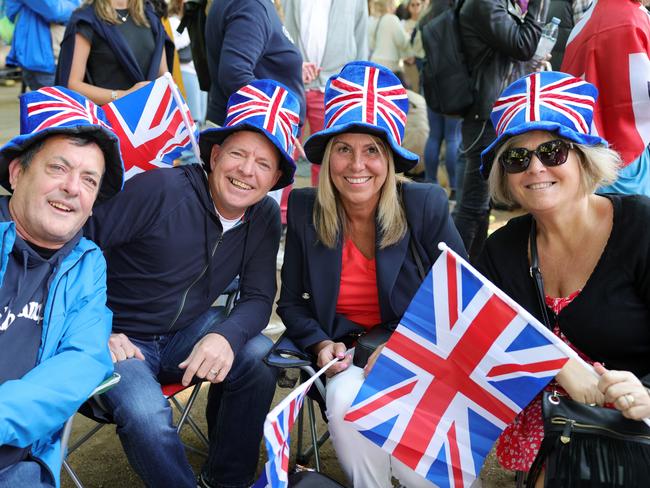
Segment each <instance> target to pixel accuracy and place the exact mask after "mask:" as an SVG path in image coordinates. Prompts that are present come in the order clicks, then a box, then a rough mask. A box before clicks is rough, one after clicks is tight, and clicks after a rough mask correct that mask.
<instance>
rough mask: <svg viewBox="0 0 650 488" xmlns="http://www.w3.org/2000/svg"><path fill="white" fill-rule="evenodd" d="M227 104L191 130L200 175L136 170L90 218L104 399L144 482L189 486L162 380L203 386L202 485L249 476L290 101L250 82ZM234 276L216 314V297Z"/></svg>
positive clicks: (293, 102) (266, 391)
mask: <svg viewBox="0 0 650 488" xmlns="http://www.w3.org/2000/svg"><path fill="white" fill-rule="evenodd" d="M228 107H229V109H228V116H227V118H226V123H225V126H224V127H223V128H218V129H208V130H206V131H204V132H202V133H201V136H200V148H201V157H202V159H203V161H204V165H205V170H204V168H203V167H202V166H200V165H189V166H182V167H178V168H172V169H161V170H153V171H150V172H148V173H143V174H140V175H137V176H135V177H134V178H132V179H131V180H129V181H128V183H127V184H126V185H125V190H124V192H123V194H122V195H121V198H117V199H114V200H113V201H111V202H110V203H109V204H107V205H105V206H102V207H100V208H98V209H97V210H96V211H95V214H94V216H93V218H92V219H91V220H90V221H89V225H88V226H87V232H86V235H88V236H91V237H92V238H93V239H94V240H95V242H97V243H98V244H99V245H100V246H101V247H102V248H103V249H104V252H105V254H106V257H107V261H108V304H109V307H110V308H111V310H112V311H113V313H114V320H113V334H112V335H111V339H110V341H109V347H110V349H111V353H112V355H113V361H114V362H115V370H116V371H117V372H118V373H120V375H121V376H122V379H121V381H120V383H119V385H117V386H116V387H115V388H113V389H112V390H111V391H109V392H108V393H107V394H105V397H106V401H105V402H106V404H107V406H108V407H109V410H111V413H112V415H113V418H114V420H115V423H116V424H117V431H118V434H119V436H120V440H121V441H122V445H123V446H124V450H125V452H126V455H127V457H128V459H129V461H130V463H131V465H132V466H133V468H134V469H135V470H136V472H137V473H138V475H139V476H140V477H141V478H142V479H143V481H144V482H145V484H146V485H147V486H156V487H158V486H173V487H175V488H183V487H192V488H194V487H195V486H196V484H197V481H196V478H195V477H194V475H193V473H192V469H191V467H190V465H189V463H188V461H187V459H186V457H185V452H184V448H183V445H182V443H181V441H180V438H179V437H178V435H177V434H176V431H175V428H174V427H173V425H172V413H171V408H170V406H169V404H168V402H167V401H166V400H165V398H164V397H163V395H162V393H161V390H160V384H161V383H173V382H181V381H182V383H183V384H185V385H188V384H190V383H191V382H193V381H198V380H206V381H209V382H210V383H212V384H211V385H210V392H209V395H208V406H207V412H206V415H207V418H208V428H209V431H210V432H209V437H210V449H209V455H208V459H207V462H206V463H205V465H204V467H203V469H202V472H201V475H200V476H199V483H200V484H201V485H203V486H214V487H221V486H227V487H240V486H241V487H244V486H246V487H248V486H250V485H251V484H252V482H253V477H254V475H255V470H256V466H257V460H258V457H259V446H260V440H261V438H262V433H263V424H264V418H265V416H266V413H267V412H268V409H269V406H270V404H271V400H272V398H273V394H274V391H275V381H276V376H277V374H276V370H275V369H274V368H270V367H268V366H267V365H266V364H265V363H264V362H263V361H262V359H263V357H264V356H265V355H266V353H267V352H268V350H269V349H270V347H271V345H272V343H271V341H270V340H269V339H268V338H266V337H265V336H263V335H261V334H260V332H261V331H262V329H263V328H264V327H265V326H266V325H267V323H268V319H269V316H270V314H271V308H272V303H273V300H274V298H275V292H276V276H275V274H276V270H275V263H276V254H277V251H278V245H279V240H280V212H279V209H278V206H277V204H276V203H275V202H274V201H273V200H272V199H271V198H269V197H267V196H266V193H267V192H268V191H269V190H272V189H278V188H282V187H284V186H286V185H288V184H289V183H291V182H292V181H293V174H294V172H295V164H294V162H293V160H292V159H291V157H290V156H289V155H290V154H291V151H292V143H293V139H294V137H295V135H296V134H297V123H298V112H299V110H300V109H299V102H298V99H297V98H296V96H295V95H294V94H292V93H291V92H290V91H289V90H288V89H286V88H285V87H284V86H282V85H280V84H278V83H276V82H273V81H271V80H257V81H255V82H253V83H252V84H250V85H247V86H244V87H243V88H242V89H241V90H239V91H238V92H236V93H234V94H233V95H232V96H231V97H230V100H229V102H228ZM206 171H207V172H208V174H207V175H206ZM237 276H239V298H238V300H237V302H236V305H235V307H234V309H233V310H232V312H230V314H229V315H228V316H226V315H225V314H224V311H223V309H222V308H214V307H212V304H213V303H214V301H215V300H216V298H217V297H218V296H219V295H220V294H222V293H223V291H224V290H225V289H226V288H227V287H228V285H229V284H230V283H231V282H232V281H233V279H234V278H235V277H237Z"/></svg>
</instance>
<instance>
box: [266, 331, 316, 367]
mask: <svg viewBox="0 0 650 488" xmlns="http://www.w3.org/2000/svg"><path fill="white" fill-rule="evenodd" d="M264 362H265V363H266V364H268V365H269V366H275V367H276V368H302V367H305V366H311V365H312V357H311V355H309V354H307V353H305V352H304V351H301V350H300V349H299V348H298V346H296V345H295V344H294V343H293V341H292V340H291V339H289V338H288V337H287V336H286V335H285V334H283V335H282V337H280V339H278V341H277V342H276V343H275V344H274V345H273V347H272V348H271V350H270V351H269V353H268V354H267V355H266V357H265V358H264Z"/></svg>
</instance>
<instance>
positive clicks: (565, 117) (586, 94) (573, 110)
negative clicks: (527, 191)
mask: <svg viewBox="0 0 650 488" xmlns="http://www.w3.org/2000/svg"><path fill="white" fill-rule="evenodd" d="M597 98H598V89H597V88H596V87H595V86H594V85H592V84H591V83H588V82H586V81H585V80H582V79H580V78H576V77H574V76H571V75H567V74H566V73H560V72H559V71H542V72H539V73H532V74H530V75H528V76H524V77H523V78H520V79H518V80H517V81H515V82H514V83H512V84H511V85H510V86H508V87H507V88H506V89H505V90H503V93H501V96H500V97H499V98H498V99H497V101H496V102H494V108H493V109H492V115H491V116H490V118H491V119H492V125H494V129H495V130H496V133H497V138H496V139H495V140H494V142H492V144H490V145H489V146H488V147H487V149H485V150H484V151H483V152H482V153H481V174H482V175H483V177H484V178H486V179H487V178H488V176H489V175H490V169H491V168H492V162H493V161H494V156H495V153H496V150H497V149H498V147H499V146H500V145H501V144H503V143H504V142H505V141H506V140H508V139H509V138H510V137H512V136H517V135H519V134H523V133H525V132H530V131H533V130H543V131H547V132H555V133H557V135H558V136H560V137H562V138H563V139H567V140H569V141H573V142H575V143H578V144H584V145H587V146H598V145H603V146H607V145H608V144H607V141H606V140H605V139H603V138H601V137H599V136H597V135H592V134H591V121H592V119H593V117H594V105H595V104H596V99H597Z"/></svg>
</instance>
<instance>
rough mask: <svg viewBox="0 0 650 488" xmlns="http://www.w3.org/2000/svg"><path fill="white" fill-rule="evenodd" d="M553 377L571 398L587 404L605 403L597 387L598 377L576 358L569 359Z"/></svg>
mask: <svg viewBox="0 0 650 488" xmlns="http://www.w3.org/2000/svg"><path fill="white" fill-rule="evenodd" d="M555 379H556V380H557V382H558V383H559V384H560V386H561V387H562V388H564V389H565V390H566V392H567V393H568V394H569V396H570V397H571V399H572V400H575V401H576V402H580V403H586V404H588V405H600V406H602V405H604V404H605V396H604V395H603V394H602V393H601V391H600V390H599V389H598V377H597V376H596V375H594V374H593V372H591V371H589V370H588V369H587V368H586V367H585V366H584V365H583V364H581V363H580V362H579V361H577V360H576V359H569V360H568V361H567V363H566V364H565V365H564V367H563V368H562V369H561V370H560V372H559V373H558V374H557V375H555Z"/></svg>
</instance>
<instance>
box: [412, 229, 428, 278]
mask: <svg viewBox="0 0 650 488" xmlns="http://www.w3.org/2000/svg"><path fill="white" fill-rule="evenodd" d="M409 231H410V233H411V236H410V239H409V248H410V249H411V254H413V259H414V260H415V265H416V266H417V267H418V274H419V275H420V279H421V280H422V281H424V278H426V277H427V272H426V270H425V269H424V265H423V264H422V258H421V257H420V253H419V252H418V248H417V247H416V246H415V236H414V235H413V230H412V229H411V228H410V227H409Z"/></svg>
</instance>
